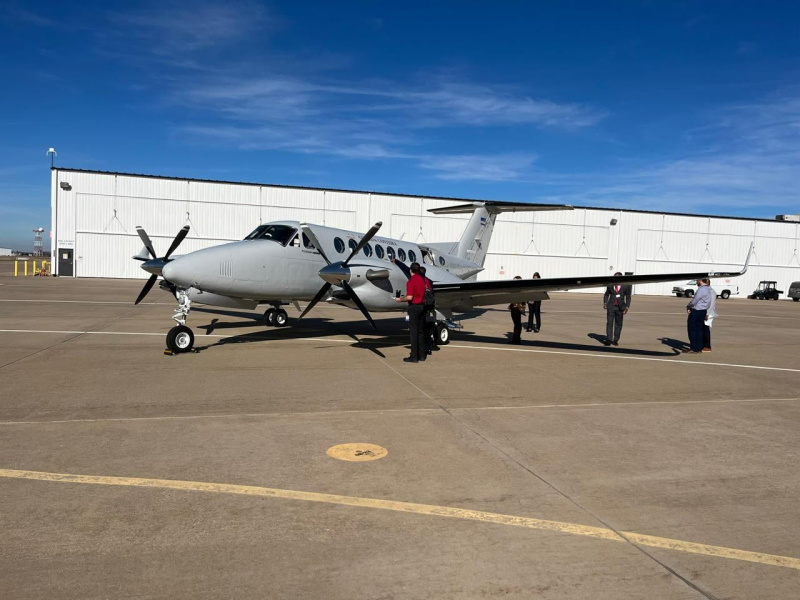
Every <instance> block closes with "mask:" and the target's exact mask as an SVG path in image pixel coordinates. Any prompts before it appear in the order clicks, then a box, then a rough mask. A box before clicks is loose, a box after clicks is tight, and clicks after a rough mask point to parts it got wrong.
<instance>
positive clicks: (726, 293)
mask: <svg viewBox="0 0 800 600" xmlns="http://www.w3.org/2000/svg"><path fill="white" fill-rule="evenodd" d="M720 296H721V297H722V299H723V300H727V299H728V298H730V297H731V292H730V290H723V291H722V294H720Z"/></svg>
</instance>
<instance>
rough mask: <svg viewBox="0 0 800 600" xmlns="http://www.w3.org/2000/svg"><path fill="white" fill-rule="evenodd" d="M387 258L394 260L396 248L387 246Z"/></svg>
mask: <svg viewBox="0 0 800 600" xmlns="http://www.w3.org/2000/svg"><path fill="white" fill-rule="evenodd" d="M386 258H388V259H389V260H394V248H392V247H391V246H386Z"/></svg>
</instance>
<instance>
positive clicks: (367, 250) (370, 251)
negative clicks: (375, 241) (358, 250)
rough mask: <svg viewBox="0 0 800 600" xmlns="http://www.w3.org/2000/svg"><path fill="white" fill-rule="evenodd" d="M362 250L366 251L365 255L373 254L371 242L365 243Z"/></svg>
mask: <svg viewBox="0 0 800 600" xmlns="http://www.w3.org/2000/svg"><path fill="white" fill-rule="evenodd" d="M362 250H363V251H364V256H372V246H370V245H369V244H364V247H363V248H362Z"/></svg>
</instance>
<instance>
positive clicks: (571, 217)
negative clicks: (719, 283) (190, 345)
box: [52, 170, 800, 297]
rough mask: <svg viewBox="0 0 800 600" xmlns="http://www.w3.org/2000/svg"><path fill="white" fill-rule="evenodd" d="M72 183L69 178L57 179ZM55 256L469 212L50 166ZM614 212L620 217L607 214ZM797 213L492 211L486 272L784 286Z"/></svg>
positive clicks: (454, 232) (428, 231) (117, 256)
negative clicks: (783, 217) (258, 230)
mask: <svg viewBox="0 0 800 600" xmlns="http://www.w3.org/2000/svg"><path fill="white" fill-rule="evenodd" d="M62 182H63V183H65V184H68V186H67V187H68V188H69V189H64V188H62V187H61V184H62ZM52 186H53V190H52V203H53V209H52V212H53V223H54V238H55V239H54V240H53V241H54V244H53V248H54V255H55V249H56V248H60V247H66V248H74V249H75V274H76V276H78V277H124V278H144V277H147V275H146V273H144V272H143V271H142V270H141V269H139V263H138V262H136V261H134V260H131V256H133V255H134V254H137V253H138V252H139V251H140V250H141V248H142V244H141V241H140V240H139V237H138V236H137V235H136V229H135V228H136V226H137V225H141V226H143V227H144V228H145V229H146V230H147V232H148V233H149V235H150V237H151V239H152V240H153V244H154V245H155V247H156V251H158V252H165V251H166V249H167V247H168V246H169V243H170V242H171V240H172V239H173V238H174V236H175V234H176V233H177V232H178V230H179V229H180V228H181V227H183V226H184V225H190V226H191V232H190V233H189V236H188V237H187V239H186V240H185V241H184V243H183V244H182V245H181V248H180V250H179V252H180V253H187V252H190V251H192V250H197V249H200V248H205V247H208V246H213V245H216V244H221V243H224V242H227V241H233V240H239V239H242V238H243V237H244V236H245V235H247V234H248V233H249V232H250V231H252V230H253V229H254V228H255V227H256V226H257V225H259V224H260V223H266V222H269V221H275V220H281V219H294V220H299V221H308V222H312V223H320V224H323V225H328V226H331V227H340V228H342V229H353V230H357V231H366V230H367V229H368V228H369V227H370V226H371V225H372V224H373V223H375V222H376V221H383V223H384V228H383V230H382V233H383V234H384V235H387V236H390V237H395V238H401V239H404V240H408V241H413V242H450V241H456V240H458V239H459V238H460V237H461V233H462V232H463V230H464V227H465V225H466V220H467V218H468V217H467V216H461V215H447V216H434V215H432V214H430V213H429V212H427V211H428V209H430V208H436V207H441V206H448V205H453V204H459V203H461V202H463V201H457V200H453V201H451V200H442V199H431V198H420V197H411V196H389V195H383V194H377V193H361V192H341V191H327V190H316V189H291V188H282V187H276V186H269V185H247V184H236V183H218V182H199V181H187V180H180V179H161V178H152V177H144V176H137V175H122V174H105V173H93V172H82V171H69V170H56V171H54V172H53V177H52ZM612 219H616V220H617V222H616V224H615V225H611V221H612ZM799 239H800V224H797V223H781V222H777V221H776V222H771V221H769V222H768V221H748V220H736V219H723V218H713V217H699V216H697V217H695V216H683V215H670V214H657V213H639V212H626V211H621V210H602V209H576V210H574V211H557V212H541V213H516V214H507V215H501V216H500V217H499V218H498V221H497V226H496V228H495V232H494V236H493V238H492V242H491V246H490V250H489V254H488V256H487V259H486V270H485V271H484V272H483V273H482V274H481V275H480V276H479V277H480V278H481V279H504V278H506V279H510V278H511V277H513V276H514V275H522V276H526V277H529V276H531V275H532V274H533V272H534V271H539V272H540V273H541V275H542V277H556V276H569V275H603V274H605V273H613V272H614V271H623V272H628V271H632V272H634V273H654V272H670V271H675V272H678V271H688V270H700V271H708V270H729V269H736V268H738V267H739V266H740V265H741V264H742V262H743V261H744V258H745V255H746V253H747V249H748V247H749V246H750V243H751V242H754V243H755V255H754V257H753V260H752V262H751V269H750V271H749V272H748V274H747V275H745V276H744V277H742V278H740V279H739V280H738V281H737V283H738V285H739V287H740V290H741V295H742V297H744V296H745V295H746V294H747V293H749V292H750V291H751V290H752V289H754V288H755V286H756V285H757V284H758V282H759V281H760V280H762V279H768V280H776V281H778V287H779V288H780V289H783V290H784V291H786V290H787V289H788V287H789V284H790V283H791V282H792V281H796V280H800V257H799V256H798V240H799ZM671 288H672V284H653V285H647V286H637V288H636V290H635V292H636V293H638V294H668V293H669V292H670V290H671Z"/></svg>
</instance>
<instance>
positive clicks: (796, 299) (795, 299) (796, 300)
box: [792, 298, 800, 302]
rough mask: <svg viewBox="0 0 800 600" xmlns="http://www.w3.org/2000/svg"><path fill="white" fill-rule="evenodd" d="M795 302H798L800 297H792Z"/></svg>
mask: <svg viewBox="0 0 800 600" xmlns="http://www.w3.org/2000/svg"><path fill="white" fill-rule="evenodd" d="M792 300H794V301H795V302H800V298H792Z"/></svg>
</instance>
